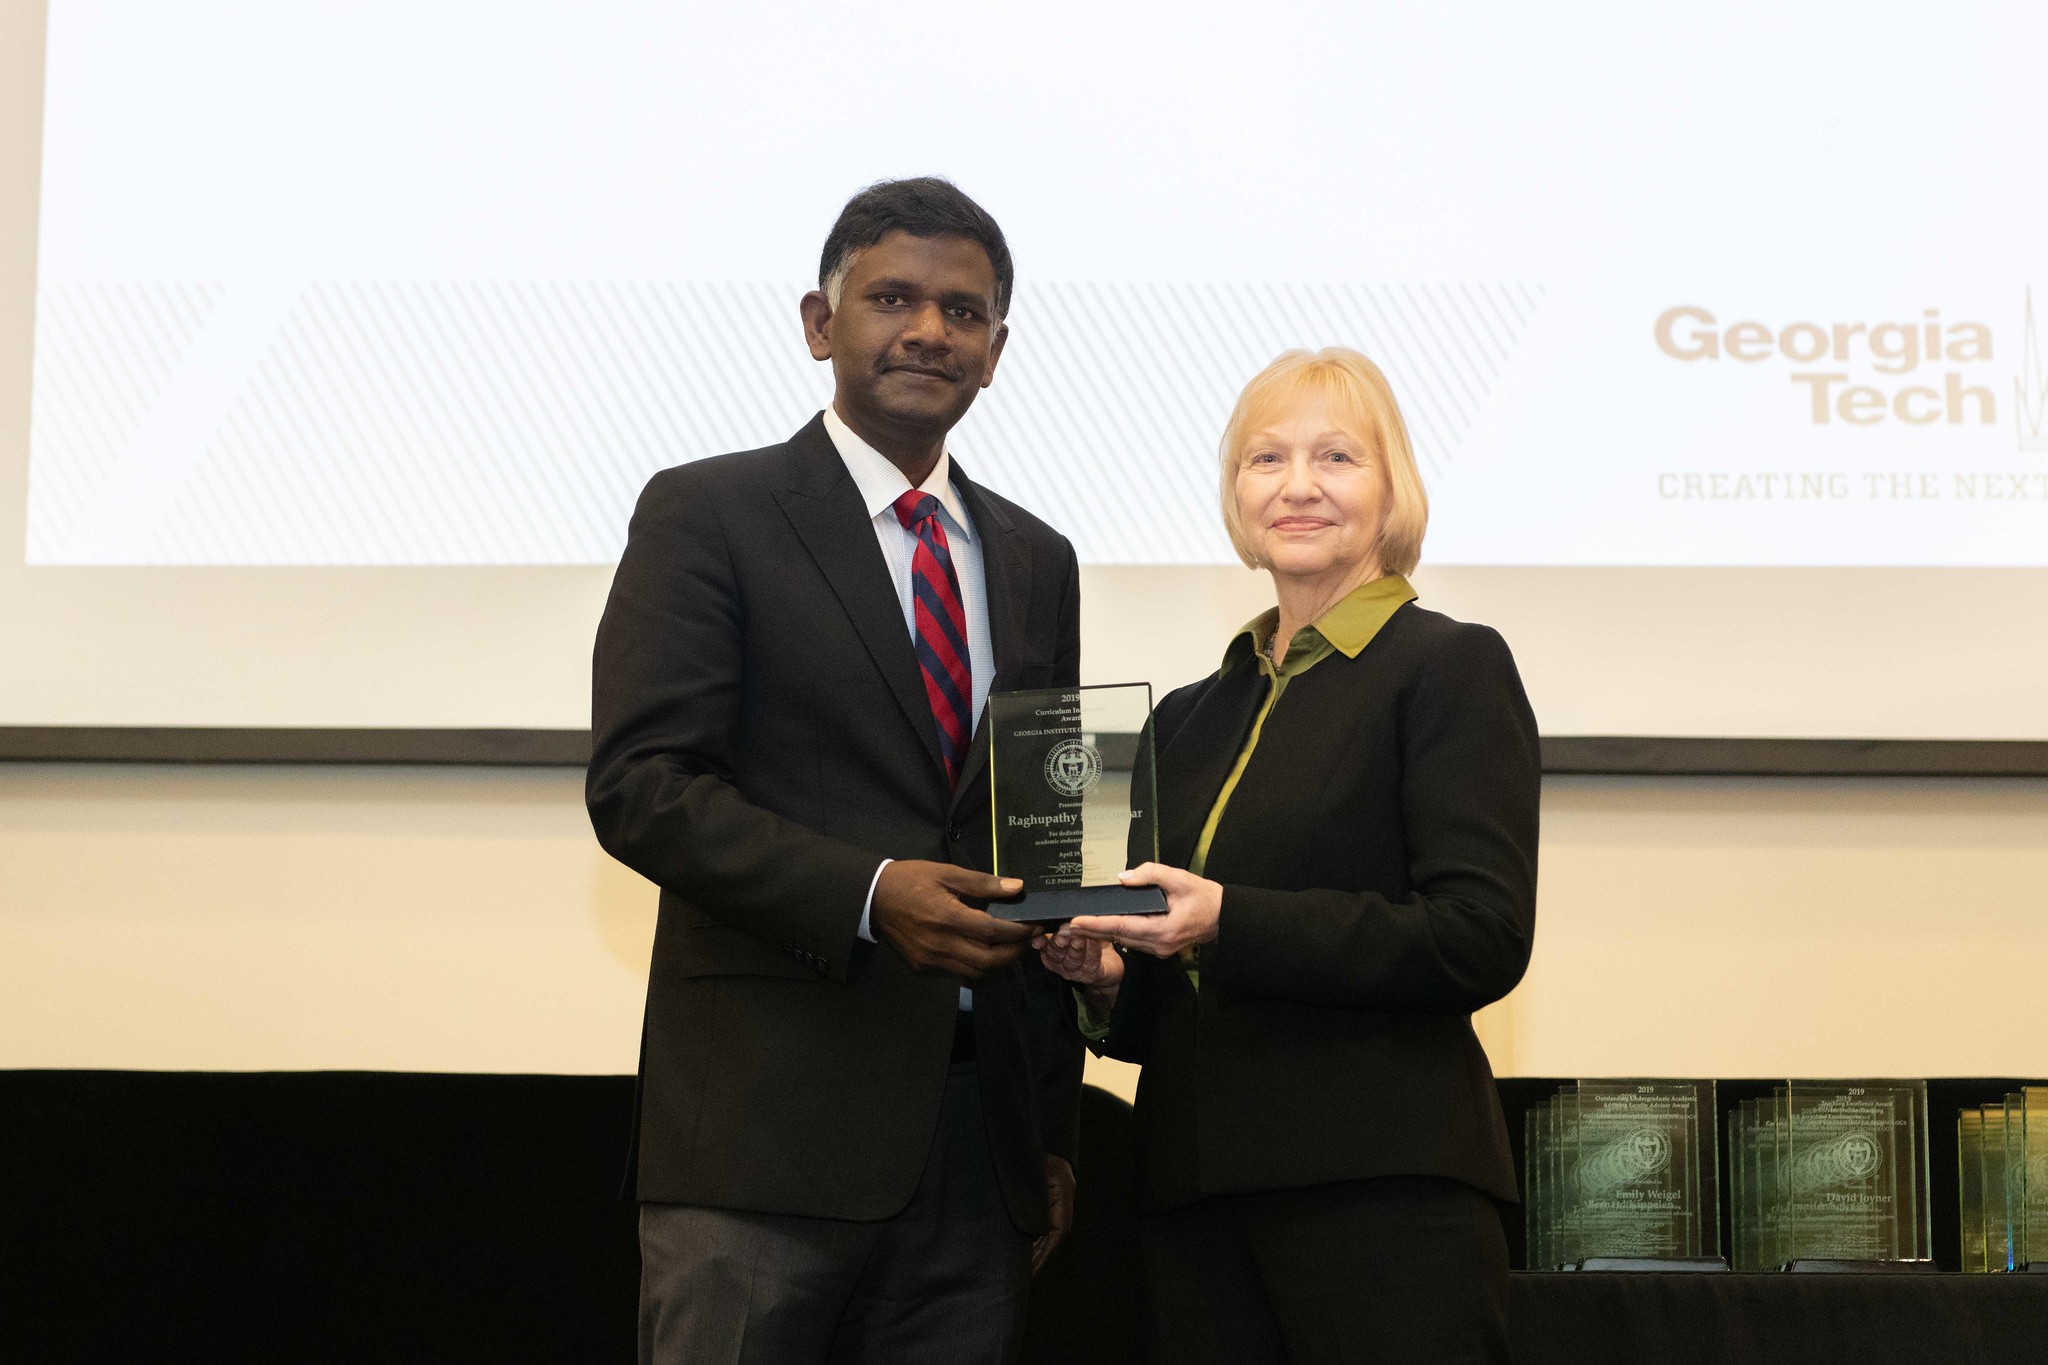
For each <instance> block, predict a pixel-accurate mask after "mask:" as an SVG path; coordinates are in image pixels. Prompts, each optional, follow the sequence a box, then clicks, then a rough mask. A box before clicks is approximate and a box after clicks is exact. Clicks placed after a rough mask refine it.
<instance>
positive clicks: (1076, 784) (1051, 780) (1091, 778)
mask: <svg viewBox="0 0 2048 1365" xmlns="http://www.w3.org/2000/svg"><path fill="white" fill-rule="evenodd" d="M1045 780H1046V783H1047V785H1049V786H1050V787H1051V788H1052V789H1053V790H1054V791H1056V792H1058V793H1059V794H1060V795H1061V796H1079V795H1080V794H1081V793H1082V792H1085V791H1087V790H1088V789H1089V788H1090V787H1092V786H1094V785H1095V784H1096V783H1097V782H1100V781H1101V780H1102V755H1101V754H1099V753H1097V752H1096V751H1095V746H1094V745H1092V744H1084V743H1082V742H1081V741H1080V740H1078V739H1070V740H1068V741H1066V742H1065V743H1064V744H1059V745H1055V746H1054V748H1053V751H1052V752H1051V753H1049V754H1047V755H1046V756H1045Z"/></svg>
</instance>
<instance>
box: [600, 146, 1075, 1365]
mask: <svg viewBox="0 0 2048 1365" xmlns="http://www.w3.org/2000/svg"><path fill="white" fill-rule="evenodd" d="M1011 281H1012V268H1011V263H1010V255H1009V250H1008V247H1007V246H1006V245H1005V243H1004V241H1003V236H1002V232H1001V229H999V228H998V227H997V226H996V223H995V221H994V220H993V219H991V218H990V217H989V215H988V214H987V213H986V212H984V211H983V210H982V209H981V208H980V207H979V206H978V205H976V204H975V203H974V202H973V201H972V200H970V199H969V198H967V196H966V195H964V194H962V193H961V192H960V191H959V190H957V189H956V188H954V187H953V186H952V185H950V184H948V183H946V182H945V181H941V180H931V179H921V180H908V181H894V182H883V183H881V184H878V185H875V186H872V187H870V188H869V189H867V190H864V191H862V192H861V193H860V194H858V195H856V196H855V197H854V198H853V199H852V200H851V201H850V202H849V203H848V204H847V206H846V208H845V210H844V211H843V212H842V213H841V215H840V218H839V221H838V223H837V224H836V225H835V226H834V227H833V229H832V232H831V234H830V235H829V237H828V238H827V240H826V244H825V250H824V255H823V259H822V261H821V263H820V267H819V288H818V289H817V290H816V291H814V292H812V293H809V294H806V295H805V296H804V298H803V301H802V305H801V311H802V315H803V323H804V331H805V335H806V338H807V340H808V342H809V345H810V349H811V354H812V355H813V356H814V357H815V358H817V359H819V360H829V361H831V363H832V371H833V378H834V392H833V398H832V404H831V406H830V407H829V408H828V409H827V410H826V411H825V412H823V413H820V414H819V415H818V416H816V417H814V418H813V419H812V420H811V421H810V422H809V423H808V424H806V425H805V426H804V428H803V429H802V430H801V431H799V432H797V433H796V435H795V436H793V437H791V438H790V439H789V440H788V441H787V442H785V443H783V444H781V445H776V446H769V447H767V448H765V449H762V450H753V451H746V452H742V453H739V454H733V455H723V456H719V457H717V458H713V459H706V460H699V461H697V462H695V463H692V464H686V465H681V466H678V467H676V468H673V469H668V470H664V471H663V472H661V473H660V474H657V475H655V477H654V478H653V479H652V480H651V481H650V482H649V483H648V485H647V488H646V490H645V492H643V493H642V494H641V497H640V502H639V506H638V508H637V509H636V510H635V512H634V514H633V522H632V529H631V533H630V536H629V539H628V543H627V546H626V552H625V557H624V558H623V559H622V560H621V561H620V564H619V570H618V575H617V578H616V579H615V580H614V582H613V585H612V593H611V598H610V601H609V603H608V604H607V606H606V608H605V615H604V622H603V625H602V626H601V627H600V628H599V631H598V638H597V649H596V671H595V680H594V687H593V701H592V709H593V730H594V741H595V750H594V753H593V755H592V758H591V764H590V775H589V784H588V800H589V807H590V815H591V821H592V824H593V825H594V826H595V828H596V831H597V835H598V838H599V840H600V842H602V844H603V845H604V847H605V849H606V850H607V851H609V852H610V853H611V854H612V855H613V856H614V857H616V858H618V859H619V860H620V861H621V862H624V863H625V864H626V865H627V866H629V867H632V868H633V869H635V870H636V871H638V872H640V873H641V874H642V875H643V876H645V877H647V878H648V879H649V880H651V881H653V882H655V883H656V884H657V885H658V886H659V887H660V888H661V909H660V918H659V921H658V924H657V927H656V930H655V942H654V959H653V964H652V967H651V970H650V973H649V978H648V989H647V1014H646V1022H645V1026H644V1032H643V1035H642V1041H641V1060H640V1087H639V1119H638V1151H637V1159H638V1194H639V1199H640V1201H641V1222H640V1228H641V1253H642V1265H643V1272H642V1281H641V1312H640V1343H641V1359H642V1361H644V1362H662V1363H663V1365H667V1363H668V1362H681V1361H688V1362H690V1365H702V1363H708V1362H740V1361H749V1362H751V1361H772V1362H777V1363H778V1365H780V1363H781V1362H803V1361H824V1360H826V1359H827V1358H828V1356H829V1358H830V1359H832V1360H834V1361H838V1360H864V1361H877V1362H880V1361H889V1362H914V1361H921V1360H933V1361H940V1360H943V1361H947V1362H967V1361H991V1362H993V1361H1000V1360H1006V1359H1008V1358H1010V1356H1011V1355H1012V1354H1013V1352H1014V1348H1015V1339H1016V1330H1017V1324H1018V1323H1019V1321H1020V1319H1021V1310H1022V1304H1023V1298H1024V1291H1025V1289H1026V1287H1027V1285H1028V1283H1029V1274H1030V1270H1031V1268H1032V1267H1033V1265H1034V1264H1035V1260H1034V1258H1036V1259H1037V1260H1042V1259H1043V1256H1044V1255H1045V1254H1046V1253H1048V1252H1049V1251H1050V1250H1051V1247H1052V1245H1053V1243H1054V1242H1056V1241H1057V1239H1058V1238H1059V1236H1060V1234H1061V1233H1062V1232H1063V1231H1064V1230H1065V1227H1066V1224H1067V1221H1068V1219H1069V1217H1070V1213H1069V1210H1070V1209H1071V1206H1072V1202H1071V1201H1072V1190H1073V1171H1072V1167H1071V1165H1070V1164H1069V1163H1070V1161H1071V1158H1072V1155H1073V1150H1074V1141H1075V1133H1074V1124H1075V1118H1074V1115H1075V1106H1076V1102H1077V1098H1078V1091H1079V1086H1080V1072H1081V1050H1080V1040H1079V1037H1078V1034H1077V1033H1075V1031H1074V1030H1073V1027H1072V1024H1071V1019H1070V1007H1067V1008H1063V1007H1062V1006H1063V1002H1064V993H1063V990H1062V988H1061V987H1060V986H1059V985H1058V984H1057V983H1056V982H1055V981H1054V979H1053V978H1052V977H1051V976H1050V975H1049V974H1047V973H1046V972H1045V971H1044V970H1043V968H1042V967H1041V966H1040V965H1039V964H1038V962H1037V961H1036V960H1035V957H1029V956H1024V955H1022V953H1021V950H1022V949H1023V947H1024V945H1025V943H1026V942H1027V940H1028V939H1029V937H1030V930H1029V929H1027V928H1025V927H1023V926H1020V925H1015V924H1011V923H1008V922H1006V921H1003V920H1000V919H997V918H994V917H992V916H990V915H989V914H987V913H986V912H985V911H984V910H983V909H982V908H981V905H982V904H985V903H986V902H987V901H988V900H991V899H998V898H1001V897H1004V896H1006V895H1014V894H1015V893H1016V892H1017V891H1018V890H1019V889H1020V884H1019V883H1017V882H1014V881H998V879H996V878H995V877H993V876H990V875H988V873H987V872H986V871H982V870H976V869H986V868H987V867H988V866H989V860H990V847H989V838H990V817H989V810H988V792H987V786H988V775H987V773H988V770H987V739H986V735H985V732H984V730H983V729H982V728H980V727H979V719H980V715H981V711H982V703H983V701H984V700H985V698H986V696H987V694H988V692H989V691H990V690H991V688H995V689H1004V690H1007V689H1017V688H1037V687H1054V686H1072V685H1074V684H1075V683H1076V682H1077V681H1078V670H1079V656H1080V621H1079V588H1078V569H1077V566H1076V564H1075V558H1074V552H1073V548H1072V547H1071V546H1070V545H1069V544H1068V543H1067V541H1066V540H1065V538H1064V537H1062V536H1060V535H1059V534H1058V533H1057V532H1055V531H1053V530H1052V529H1051V528H1050V527H1048V526H1046V525H1045V524H1044V523H1043V522H1041V521H1039V520H1038V519H1037V518H1036V517H1034V516H1032V515H1031V514H1030V513H1028V512H1026V511H1024V510H1023V509H1022V508H1021V507H1018V506H1016V505H1015V504H1014V503H1011V502H1009V501H1007V500H1005V499H1003V498H1001V497H998V496H997V495H995V494H994V493H991V492H989V491H988V490H986V489H984V488H982V487H980V486H979V485H977V484H975V483H974V482H973V481H972V480H970V479H969V478H968V477H967V475H966V473H965V471H963V470H962V469H961V468H960V465H959V463H958V462H957V461H956V460H954V459H953V458H952V457H951V454H950V452H949V451H948V450H947V448H946V436H947V433H948V432H949V431H950V430H951V429H952V427H953V425H954V424H955V423H956V422H958V421H959V419H960V418H961V416H962V415H963V414H965V413H966V411H967V409H968V407H969V405H970V404H972V403H973V401H974V398H975V395H976V394H977V393H978V392H979V391H980V390H981V389H983V388H986V387H987V386H988V385H989V383H990V382H991V380H992V379H993V378H994V376H995V369H996V362H997V360H998V359H999V358H1000V356H1001V354H1002V350H1003V343H1004V340H1005V336H1006V332H1005V327H1004V323H1003V317H1004V314H1005V311H1006V310H1007V308H1008V305H1009V296H1010V288H1011ZM1034 1239H1035V1240H1034Z"/></svg>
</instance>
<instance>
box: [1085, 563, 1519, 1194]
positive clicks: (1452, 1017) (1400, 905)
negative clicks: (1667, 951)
mask: <svg viewBox="0 0 2048 1365" xmlns="http://www.w3.org/2000/svg"><path fill="white" fill-rule="evenodd" d="M1266 687H1267V684H1266V682H1265V681H1264V679H1263V677H1262V676H1261V675H1260V672H1259V670H1258V669H1257V668H1256V667H1254V666H1252V665H1251V663H1250V661H1249V660H1247V661H1245V663H1244V664H1242V665H1241V666H1239V667H1236V668H1234V669H1229V670H1227V671H1223V672H1220V673H1218V674H1216V675H1214V676H1211V677H1209V678H1207V679H1205V680H1204V681H1202V682H1199V683H1195V684H1193V685H1192V686H1189V687H1184V688H1181V689H1179V690H1178V691H1175V692H1173V693H1171V694H1170V695H1168V696H1167V697H1166V698H1165V699H1164V700H1163V701H1161V702H1160V704H1159V707H1158V712H1157V715H1156V717H1155V719H1154V725H1155V733H1156V737H1157V741H1158V755H1159V757H1158V762H1159V803H1160V814H1161V819H1162V821H1163V825H1162V829H1161V836H1160V851H1161V855H1162V857H1163V858H1164V859H1165V860H1166V861H1168V862H1170V863H1173V864H1174V865H1176V866H1181V867H1185V866H1186V865H1187V862H1188V860H1189V858H1190V857H1191V856H1192V855H1193V853H1194V848H1195V842H1196V839H1197V837H1198V836H1199V834H1200V832H1201V828H1202V825H1203V822H1204V821H1205V820H1206V819H1207V818H1208V814H1209V810H1210V807H1211V806H1212V805H1214V803H1215V799H1216V794H1217V792H1218V791H1220V790H1221V789H1222V785H1223V780H1224V778H1225V777H1226V776H1227V775H1228V773H1229V771H1230V768H1231V766H1232V764H1233V763H1234V762H1235V761H1236V758H1237V755H1238V754H1239V752H1240V751H1241V750H1242V748H1243V745H1244V741H1245V738H1246V736H1247V735H1248V734H1249V732H1250V729H1251V725H1252V721H1253V719H1254V717H1255V716H1256V715H1257V713H1258V709H1259V706H1260V704H1261V703H1262V702H1263V700H1264V697H1265V693H1266ZM1540 785H1541V768H1540V763H1539V757H1538V752H1537V736H1536V720H1535V717H1534V715H1532V714H1531V712H1530V709H1529V703H1528V700H1527V698H1526V697H1525V696H1524V695H1523V692H1522V685H1521V680H1520V678H1519V677H1518V676H1517V674H1516V672H1515V664H1514V660H1513V658H1512V657H1511V656H1510V655H1509V653H1508V649H1507V646H1506V645H1505V644H1504V643H1503V642H1502V641H1501V638H1500V636H1499V635H1497V634H1495V633H1494V632H1493V631H1491V630H1489V629H1487V628H1486V627H1484V626H1474V625H1464V624H1460V623H1459V622H1456V621H1453V620H1451V619H1450V618H1449V617H1445V616H1440V615H1438V614H1437V613H1435V612H1430V611H1424V610H1422V609H1421V608H1419V607H1417V606H1416V605H1414V604H1413V603H1412V602H1411V603H1408V604H1407V605H1405V606H1403V607H1401V608H1400V609H1399V610H1398V611H1396V612H1395V613H1394V615H1393V617H1392V618H1391V619H1390V620H1389V621H1388V622H1387V624H1386V625H1385V626H1384V627H1382V628H1381V630H1380V632H1379V634H1378V635H1377V636H1375V637H1374V638H1373V640H1372V642H1371V643H1370V644H1368V645H1367V646H1366V647H1365V649H1364V650H1362V651H1360V653H1359V654H1358V656H1357V657H1356V658H1347V657H1345V656H1344V655H1343V654H1342V653H1341V652H1339V653H1334V654H1332V655H1330V656H1329V657H1328V658H1326V659H1324V660H1323V661H1321V662H1320V663H1318V664H1317V665H1316V666H1315V667H1314V668H1312V669H1310V670H1308V671H1307V672H1306V673H1303V674H1301V675H1300V676H1299V677H1297V678H1295V679H1294V680H1293V681H1292V682H1290V683H1289V684H1288V687H1287V691H1286V692H1285V693H1284V694H1283V696H1282V697H1281V700H1280V702H1279V704H1278V705H1276V706H1275V707H1274V709H1273V713H1272V714H1271V715H1270V716H1269V717H1267V720H1266V724H1265V728H1264V730H1263V731H1262V732H1261V734H1260V738H1259V745H1258V748H1257V749H1255V750H1254V751H1253V753H1252V758H1251V762H1250V764H1249V765H1248V766H1247V767H1246V769H1245V772H1244V775H1243V776H1242V777H1241V778H1240V779H1239V782H1238V785H1237V789H1236V791H1235V792H1234V793H1233V794H1232V796H1231V799H1230V805H1229V806H1228V807H1227V808H1226V809H1225V812H1224V816H1223V820H1222V822H1221V823H1220V824H1219V826H1218V827H1217V830H1216V833H1215V836H1214V838H1213V839H1212V841H1211V844H1210V849H1209V856H1208V860H1207V863H1206V864H1205V867H1204V875H1206V876H1207V877H1209V878H1210V879H1211V880H1213V881H1218V882H1221V883H1222V884H1223V887H1224V892H1223V911H1222V918H1221V921H1220V923H1219V926H1218V936H1217V938H1216V940H1215V941H1214V942H1212V943H1210V944H1208V945H1207V946H1206V947H1205V948H1204V949H1203V951H1202V959H1201V990H1200V992H1199V993H1197V992H1196V991H1195V990H1193V989H1192V988H1191V986H1190V985H1189V982H1188V978H1187V974H1186V973H1185V972H1184V971H1183V970H1182V969H1181V967H1180V966H1179V964H1178V963H1176V962H1172V961H1164V962H1162V961H1160V960H1158V959H1156V958H1151V957H1146V956H1144V955H1142V954H1137V953H1133V954H1130V955H1128V956H1127V957H1126V959H1125V961H1126V964H1127V971H1126V976H1125V980H1124V986H1123V989H1122V990H1121V991H1120V992H1119V994H1118V998H1117V1004H1116V1009H1115V1012H1114V1014H1113V1015H1112V1017H1111V1025H1110V1033H1109V1035H1108V1038H1107V1040H1106V1042H1105V1044H1104V1050H1105V1051H1107V1052H1108V1053H1110V1054H1111V1055H1113V1056H1117V1057H1122V1058H1124V1059H1126V1060H1128V1061H1133V1062H1138V1063H1141V1064H1142V1065H1143V1066H1144V1068H1145V1070H1144V1075H1143V1077H1142V1079H1141V1081H1140V1084H1139V1091H1138V1117H1139V1125H1140V1143H1141V1151H1142V1153H1143V1159H1144V1163H1145V1167H1146V1171H1147V1177H1148V1183H1149V1185H1150V1187H1151V1194H1152V1197H1153V1199H1154V1200H1155V1201H1156V1202H1159V1203H1161V1204H1175V1203H1182V1202H1185V1201H1187V1200H1190V1199H1193V1198H1195V1197H1197V1196H1198V1195H1201V1194H1209V1193H1222V1192H1228V1191H1243V1190H1262V1189H1291V1188H1298V1187H1301V1186H1305V1185H1314V1184H1321V1183H1324V1182H1328V1181H1336V1180H1352V1179H1360V1178H1364V1177H1368V1176H1378V1175H1401V1174H1427V1175H1442V1176H1449V1177H1452V1178H1454V1179H1457V1180H1461V1181H1464V1182H1466V1183H1467V1184H1470V1185H1473V1186H1475V1187H1477V1188H1478V1189H1481V1190H1484V1191H1485V1192H1487V1193H1489V1194H1492V1195H1494V1196H1496V1197H1498V1198H1501V1199H1505V1200H1512V1199H1514V1198H1515V1172H1514V1167H1513V1163H1512V1161H1511V1159H1510V1157H1509V1154H1508V1137H1507V1130H1506V1127H1505V1125H1504V1123H1503V1122H1502V1118H1501V1111H1500V1102H1499V1100H1498V1098H1497V1096H1496V1094H1495V1091H1494V1085H1493V1076H1492V1072H1491V1070H1490V1069H1489V1067H1488V1066H1487V1061H1486V1054H1485V1052H1484V1051H1483V1050H1482V1049H1481V1048H1480V1046H1479V1040H1478V1038H1477V1037H1476V1036H1475V1035H1474V1033H1473V1032H1472V1022H1471V1014H1472V1012H1473V1011H1474V1010H1476V1009H1478V1008H1479V1007H1480V1006H1482V1005H1485V1004H1488V1003H1490V1002H1492V1001H1494V1000H1498V999H1499V998H1500V997H1502V996H1503V995H1506V994H1507V993H1508V991H1509V990H1511V989H1512V988H1513V987H1514V985H1515V983H1516V982H1517V981H1518V980H1520V979H1521V976H1522V972H1523V971H1524V969H1525V968H1526V967H1527V966H1528V962H1529V948H1530V942H1531V939H1532V937H1533V935H1534V931H1535V919H1536V825H1537V802H1538V795H1539V788H1540Z"/></svg>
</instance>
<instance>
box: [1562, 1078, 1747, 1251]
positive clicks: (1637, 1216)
mask: <svg viewBox="0 0 2048 1365" xmlns="http://www.w3.org/2000/svg"><path fill="white" fill-rule="evenodd" d="M1719 1135H1720V1130H1719V1127H1718V1125H1717V1123H1716V1121H1715V1101H1714V1083H1713V1082H1712V1081H1653V1080H1582V1081H1577V1082H1575V1083H1573V1084H1572V1085H1570V1086H1567V1087H1566V1088H1564V1089H1562V1090H1560V1091H1558V1092H1557V1093H1556V1094H1555V1095H1553V1096H1551V1098H1550V1103H1549V1105H1548V1106H1547V1108H1546V1109H1545V1110H1544V1111H1543V1112H1542V1114H1541V1116H1540V1117H1538V1116H1536V1115H1535V1114H1534V1113H1533V1112H1532V1115H1531V1118H1530V1119H1529V1121H1528V1122H1527V1124H1526V1127H1525V1130H1524V1136H1525V1142H1524V1151H1525V1157H1526V1162H1527V1171H1528V1177H1527V1183H1528V1187H1529V1196H1530V1197H1529V1199H1528V1201H1527V1210H1526V1213H1525V1217H1528V1218H1529V1219H1530V1223H1529V1227H1528V1229H1527V1232H1528V1248H1527V1255H1528V1263H1529V1265H1530V1267H1531V1268H1532V1269H1560V1268H1562V1269H1567V1270H1725V1269H1727V1264H1726V1262H1724V1261H1723V1260H1722V1259H1721V1255H1720V1251H1721V1247H1720V1241H1721V1238H1720V1179H1719V1169H1718V1167H1719V1163H1718V1161H1717V1158H1716V1153H1715V1147H1716V1144H1717V1141H1718V1139H1719Z"/></svg>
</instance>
